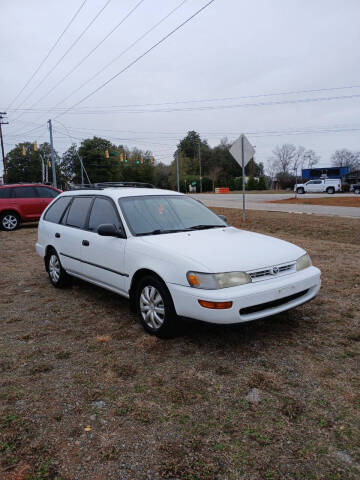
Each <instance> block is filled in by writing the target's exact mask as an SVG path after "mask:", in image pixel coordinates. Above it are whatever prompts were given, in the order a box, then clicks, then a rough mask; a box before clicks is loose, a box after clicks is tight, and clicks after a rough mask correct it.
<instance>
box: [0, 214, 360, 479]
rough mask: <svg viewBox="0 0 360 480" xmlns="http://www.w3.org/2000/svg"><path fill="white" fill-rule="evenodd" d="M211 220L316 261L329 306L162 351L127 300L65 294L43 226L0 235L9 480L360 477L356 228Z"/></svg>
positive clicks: (1, 455)
mask: <svg viewBox="0 0 360 480" xmlns="http://www.w3.org/2000/svg"><path fill="white" fill-rule="evenodd" d="M215 210H216V211H217V212H218V213H221V214H225V215H226V216H227V218H228V221H229V222H230V223H231V224H233V225H237V226H240V227H242V228H245V229H249V230H254V231H258V232H262V233H265V234H271V235H275V236H278V237H280V238H283V239H285V240H288V241H292V242H295V243H297V244H299V245H300V246H302V247H303V248H305V249H306V250H307V251H308V252H309V253H310V255H311V257H312V259H313V263H314V264H315V265H317V266H319V267H320V268H321V270H322V279H323V285H322V289H321V292H320V295H319V296H318V297H317V299H316V300H314V301H313V302H311V303H309V304H306V305H303V306H301V307H298V308H297V309H295V310H293V311H291V312H289V313H286V314H282V315H278V316H275V317H273V318H269V319H266V320H263V321H259V322H254V323H250V324H245V325H242V326H239V327H227V328H223V327H215V326H206V325H200V324H193V325H189V326H188V328H187V330H186V332H185V334H184V335H183V336H181V337H178V338H176V339H173V340H165V341H164V340H159V339H157V338H154V337H151V336H149V335H147V334H145V333H144V332H143V330H142V329H141V328H140V326H139V324H138V322H137V319H136V317H135V316H134V315H133V314H131V313H130V311H129V308H128V302H127V301H126V300H125V299H122V298H121V297H118V296H116V295H115V294H112V293H110V292H107V291H104V290H102V289H100V288H97V287H95V286H91V285H88V284H86V283H84V282H81V281H74V282H73V284H72V285H71V286H70V287H68V288H66V289H63V290H60V289H59V290H57V289H54V288H53V287H52V286H51V285H50V283H49V282H48V279H47V277H46V274H45V272H44V268H43V264H42V262H41V260H40V259H39V258H38V257H37V256H36V255H35V253H34V242H35V237H36V230H35V229H34V228H33V227H25V228H23V229H21V230H19V231H16V232H14V233H12V234H7V233H4V232H1V233H0V242H1V245H2V249H1V251H0V256H1V258H0V260H1V266H2V269H1V272H2V274H1V278H0V287H1V292H2V295H1V296H0V329H1V334H0V370H1V376H0V385H1V387H0V478H1V479H2V480H14V479H18V480H55V479H57V480H72V479H73V478H77V479H79V480H85V479H89V478H99V479H100V478H101V479H102V478H109V479H112V478H114V479H121V478H124V479H125V478H126V479H135V480H137V479H139V480H140V479H150V478H151V479H152V480H160V479H165V478H169V479H179V480H215V479H228V480H263V479H270V480H271V479H274V480H278V479H286V480H290V479H291V480H311V479H313V480H345V479H346V480H355V479H357V478H359V474H360V438H359V420H358V419H359V412H360V395H359V391H360V388H359V387H360V381H359V368H358V362H359V345H360V343H359V341H360V329H359V320H360V314H359V312H360V308H359V307H360V296H359V286H360V275H359V268H358V266H359V265H360V252H359V238H360V222H359V221H358V220H351V219H345V218H338V217H331V218H328V217H319V216H311V217H307V218H304V216H302V215H291V214H287V213H282V212H257V211H250V212H248V215H247V222H246V223H245V224H244V225H243V224H241V211H239V210H232V209H222V208H219V209H215ZM15 252H16V253H15ZM10 253H11V254H10ZM28 290H30V292H25V291H28ZM254 388H256V389H258V390H259V397H260V401H259V403H257V404H254V403H251V402H249V401H247V400H246V397H247V394H248V393H249V392H250V391H251V390H252V389H254ZM94 402H99V403H96V404H94ZM88 427H89V428H88Z"/></svg>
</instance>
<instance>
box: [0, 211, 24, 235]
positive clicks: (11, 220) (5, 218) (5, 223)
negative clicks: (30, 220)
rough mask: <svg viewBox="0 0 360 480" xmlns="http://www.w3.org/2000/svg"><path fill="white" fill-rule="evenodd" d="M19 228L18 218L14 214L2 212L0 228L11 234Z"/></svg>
mask: <svg viewBox="0 0 360 480" xmlns="http://www.w3.org/2000/svg"><path fill="white" fill-rule="evenodd" d="M19 226H20V217H19V215H18V214H17V213H14V212H4V213H2V214H1V215H0V228H1V230H5V231H7V232H12V231H13V230H16V229H17V228H19Z"/></svg>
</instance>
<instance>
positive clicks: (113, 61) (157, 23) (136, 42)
mask: <svg viewBox="0 0 360 480" xmlns="http://www.w3.org/2000/svg"><path fill="white" fill-rule="evenodd" d="M187 1H188V0H182V1H181V2H180V3H179V4H178V5H177V6H176V7H175V8H173V9H172V10H170V12H169V13H167V14H166V15H165V16H164V17H162V18H161V19H160V20H159V21H158V22H156V23H155V24H154V25H153V26H152V27H151V28H149V29H148V30H146V32H144V33H143V34H142V35H140V37H138V38H137V39H136V40H135V41H134V42H133V43H131V44H130V45H129V46H128V47H126V48H125V49H124V50H122V51H121V52H120V53H119V54H118V55H116V57H114V58H113V59H112V60H111V61H110V62H108V63H107V64H106V65H105V66H103V67H102V68H101V69H100V70H98V71H97V72H96V73H95V74H94V75H93V76H91V77H90V78H88V79H87V80H86V81H85V82H84V83H82V84H81V85H80V86H79V87H77V88H76V89H75V90H73V91H72V92H71V93H70V94H69V95H67V96H66V97H65V98H63V99H62V100H61V101H60V102H58V103H57V104H56V105H55V107H57V106H58V105H61V104H63V103H64V102H66V100H68V99H69V98H70V97H72V96H73V95H74V94H75V93H77V92H78V91H79V90H81V89H82V88H83V87H85V85H87V84H88V83H90V82H91V81H92V80H94V79H95V78H97V77H98V76H99V75H100V74H101V73H103V72H104V70H106V69H107V68H108V67H110V66H111V65H112V64H113V63H115V62H116V61H117V60H119V58H120V57H122V56H123V55H124V54H125V53H127V52H128V51H129V50H130V49H131V48H133V47H134V46H135V45H136V44H138V43H139V42H140V41H141V40H142V39H143V38H145V37H146V36H147V35H148V34H149V33H151V32H152V31H153V30H155V28H157V27H158V26H159V25H160V24H161V23H163V22H164V21H165V20H167V19H168V18H169V17H170V16H171V15H172V14H173V13H175V12H176V11H177V10H178V9H179V8H180V7H182V6H183V5H184V3H186V2H187Z"/></svg>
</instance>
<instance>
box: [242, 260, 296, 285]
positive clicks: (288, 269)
mask: <svg viewBox="0 0 360 480" xmlns="http://www.w3.org/2000/svg"><path fill="white" fill-rule="evenodd" d="M274 267H277V269H278V272H277V273H274V272H273V268H274ZM274 267H268V268H264V269H263V270H254V271H252V272H247V273H248V274H249V275H250V277H251V280H253V281H255V282H256V281H259V280H266V279H268V278H276V277H277V276H280V275H286V274H288V273H292V272H295V270H296V264H295V263H294V262H293V263H289V264H286V265H274Z"/></svg>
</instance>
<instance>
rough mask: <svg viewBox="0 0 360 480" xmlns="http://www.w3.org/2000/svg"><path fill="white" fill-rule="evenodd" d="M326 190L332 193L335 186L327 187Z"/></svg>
mask: <svg viewBox="0 0 360 480" xmlns="http://www.w3.org/2000/svg"><path fill="white" fill-rule="evenodd" d="M326 192H327V193H330V194H331V195H332V194H333V193H335V188H334V187H329V188H327V189H326Z"/></svg>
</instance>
